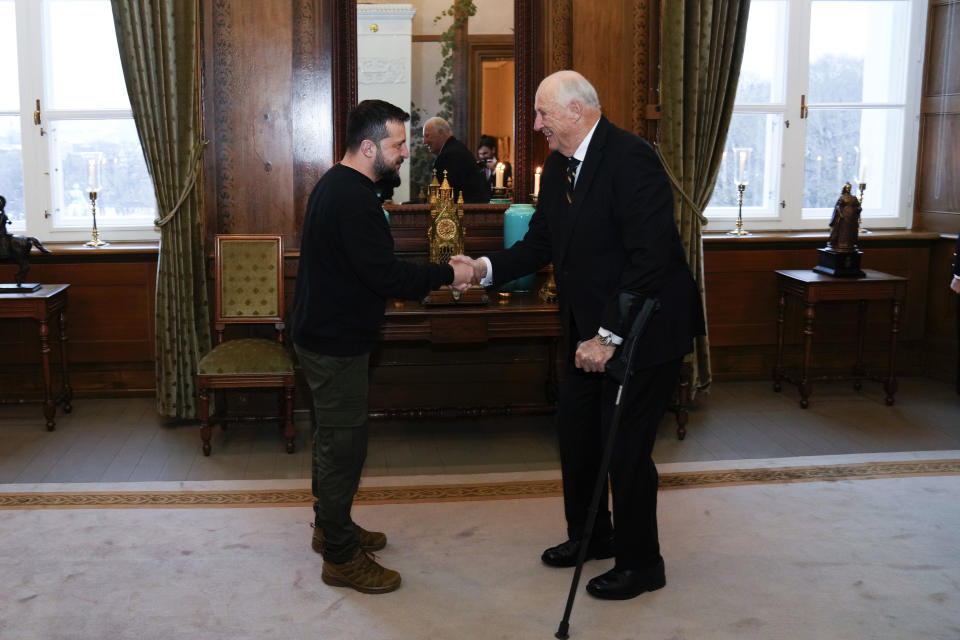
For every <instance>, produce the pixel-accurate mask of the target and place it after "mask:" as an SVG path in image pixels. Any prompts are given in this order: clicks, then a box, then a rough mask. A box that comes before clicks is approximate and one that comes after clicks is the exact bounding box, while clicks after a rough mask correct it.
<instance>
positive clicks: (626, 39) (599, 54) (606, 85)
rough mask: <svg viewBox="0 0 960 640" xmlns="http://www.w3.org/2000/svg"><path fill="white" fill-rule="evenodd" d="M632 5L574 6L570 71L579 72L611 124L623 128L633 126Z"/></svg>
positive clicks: (624, 0)
mask: <svg viewBox="0 0 960 640" xmlns="http://www.w3.org/2000/svg"><path fill="white" fill-rule="evenodd" d="M632 10H633V2H632V1H630V0H611V1H608V2H574V3H573V68H574V69H575V70H576V71H579V72H580V73H582V74H583V75H584V76H585V77H586V78H587V79H588V80H589V81H590V82H591V84H593V86H594V88H596V90H597V94H598V95H599V96H600V104H601V105H603V113H604V115H606V116H607V118H609V119H610V121H611V122H612V123H613V124H615V125H617V126H619V127H623V128H626V129H629V128H630V127H631V125H632V123H633V116H632V113H631V112H632V107H633V90H634V87H633V83H632V82H631V78H630V75H631V71H632V69H633V65H632V64H631V57H632V52H633V46H632V45H628V43H632V42H633V38H634V37H638V38H640V39H642V40H643V41H644V42H643V44H640V45H637V46H644V45H645V44H646V38H645V37H644V36H643V35H641V34H634V33H631V31H632V26H633V20H632V19H631V18H632V13H631V12H632Z"/></svg>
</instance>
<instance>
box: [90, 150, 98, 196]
mask: <svg viewBox="0 0 960 640" xmlns="http://www.w3.org/2000/svg"><path fill="white" fill-rule="evenodd" d="M96 163H97V161H96V160H94V159H93V158H90V160H89V165H90V179H89V188H88V190H89V191H96V190H97V178H96V166H95V165H96Z"/></svg>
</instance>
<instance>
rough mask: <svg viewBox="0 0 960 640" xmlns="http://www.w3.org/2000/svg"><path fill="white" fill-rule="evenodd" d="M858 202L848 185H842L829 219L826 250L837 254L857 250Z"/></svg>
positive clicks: (859, 208)
mask: <svg viewBox="0 0 960 640" xmlns="http://www.w3.org/2000/svg"><path fill="white" fill-rule="evenodd" d="M860 210H861V207H860V201H859V200H857V197H856V196H854V195H853V194H852V193H850V183H849V182H848V183H846V184H845V185H843V191H842V192H841V193H840V197H839V198H838V199H837V204H836V206H834V207H833V217H832V218H831V219H830V238H829V239H828V240H827V248H828V249H833V250H834V251H836V252H838V253H850V252H853V251H856V250H857V232H858V231H859V228H860Z"/></svg>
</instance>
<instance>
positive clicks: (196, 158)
mask: <svg viewBox="0 0 960 640" xmlns="http://www.w3.org/2000/svg"><path fill="white" fill-rule="evenodd" d="M208 142H209V140H202V139H201V140H200V141H199V142H198V143H197V146H196V147H195V148H194V150H193V158H192V159H191V161H190V165H191V166H190V175H189V178H188V180H187V184H186V186H185V187H184V188H183V193H182V194H181V195H180V199H179V200H178V201H177V204H175V205H174V206H173V209H171V210H170V212H169V213H168V214H167V215H165V216H163V217H162V218H157V219H156V220H154V221H153V224H154V226H157V227H162V226H164V225H166V224H167V223H168V222H170V221H171V220H173V217H174V216H175V215H176V214H177V211H179V210H180V206H181V205H182V204H183V203H184V202H185V201H186V199H187V196H189V195H190V192H191V191H193V186H194V185H195V184H196V182H197V176H198V175H200V160H201V159H202V158H203V149H204V147H206V146H207V143H208Z"/></svg>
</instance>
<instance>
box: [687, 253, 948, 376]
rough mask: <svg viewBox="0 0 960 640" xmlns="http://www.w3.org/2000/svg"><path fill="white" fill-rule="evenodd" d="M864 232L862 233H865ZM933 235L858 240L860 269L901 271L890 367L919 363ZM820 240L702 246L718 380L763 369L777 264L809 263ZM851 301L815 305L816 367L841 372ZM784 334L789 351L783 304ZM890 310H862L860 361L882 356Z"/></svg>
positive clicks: (772, 330) (768, 365) (905, 368)
mask: <svg viewBox="0 0 960 640" xmlns="http://www.w3.org/2000/svg"><path fill="white" fill-rule="evenodd" d="M867 237H868V238H869V236H867ZM933 242H934V241H933V240H932V239H930V238H928V237H927V236H923V237H922V239H917V240H914V241H910V240H884V239H882V238H879V237H878V238H875V239H871V240H866V241H863V242H861V248H862V249H863V251H864V268H869V269H877V270H879V271H884V272H887V273H893V274H896V275H901V276H905V277H908V278H909V279H910V283H909V285H908V288H907V301H906V304H905V308H904V314H903V316H902V318H901V332H900V335H899V339H898V347H897V363H898V365H897V368H898V371H902V372H913V373H919V372H920V371H921V370H922V369H923V341H924V336H925V331H926V324H927V296H928V291H927V283H928V281H929V279H930V273H929V269H930V267H929V265H930V254H931V246H932V244H933ZM822 245H823V241H822V240H811V241H809V242H802V243H786V244H784V243H770V244H766V243H760V242H754V243H750V244H738V243H730V242H722V241H721V242H717V241H714V242H710V241H708V242H707V243H706V244H705V248H704V249H705V250H704V271H705V275H706V296H707V318H708V321H709V334H710V343H711V357H712V359H713V362H712V367H713V372H714V374H715V375H716V376H718V379H725V378H736V377H747V378H749V377H757V376H758V375H759V376H764V375H767V374H768V373H769V371H770V370H771V369H772V367H773V363H774V358H775V351H776V313H777V309H776V301H777V291H776V277H775V275H774V271H775V270H777V269H809V268H811V267H812V266H813V265H815V264H816V247H818V246H822ZM856 314H857V309H856V305H853V304H830V305H822V306H820V307H818V308H817V318H816V324H815V328H814V330H815V332H816V333H815V339H814V362H815V363H816V364H817V365H818V367H820V368H822V369H831V370H833V369H836V370H841V371H843V370H847V369H849V367H850V366H852V363H853V360H852V358H853V354H854V353H855V351H854V349H855V338H856V320H855V318H856ZM785 320H786V322H785V325H784V326H785V330H784V339H785V342H786V344H787V345H788V346H789V349H788V355H790V353H791V351H790V349H794V350H795V349H797V348H799V345H800V343H801V333H800V329H801V316H800V310H799V309H797V308H795V305H793V304H791V308H790V309H788V312H787V315H786V318H785ZM889 323H890V308H889V306H888V305H883V304H871V305H870V307H869V308H868V316H867V331H866V345H865V351H866V360H867V362H868V363H870V364H873V365H874V366H879V365H882V364H883V362H885V360H884V358H885V357H886V347H887V341H888V337H889V333H888V331H889V326H890V324H889Z"/></svg>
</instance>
